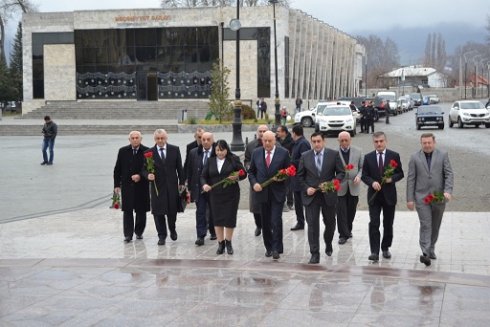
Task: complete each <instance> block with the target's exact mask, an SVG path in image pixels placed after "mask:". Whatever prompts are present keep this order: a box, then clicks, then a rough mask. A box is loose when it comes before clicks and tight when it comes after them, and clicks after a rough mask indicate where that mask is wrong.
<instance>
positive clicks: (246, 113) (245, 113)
mask: <svg viewBox="0 0 490 327" xmlns="http://www.w3.org/2000/svg"><path fill="white" fill-rule="evenodd" d="M242 117H243V119H256V115H255V110H253V109H252V108H251V107H250V106H249V105H246V104H242Z"/></svg>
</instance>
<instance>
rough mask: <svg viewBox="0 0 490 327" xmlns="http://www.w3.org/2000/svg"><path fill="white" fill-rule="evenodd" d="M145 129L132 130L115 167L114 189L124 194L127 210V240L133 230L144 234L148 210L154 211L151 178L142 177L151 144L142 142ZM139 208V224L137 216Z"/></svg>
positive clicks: (124, 223) (124, 216) (125, 230)
mask: <svg viewBox="0 0 490 327" xmlns="http://www.w3.org/2000/svg"><path fill="white" fill-rule="evenodd" d="M142 139H143V138H142V137H141V133H140V132H138V131H132V132H131V133H129V143H130V144H129V145H126V146H123V147H122V148H120V149H119V152H118V154H117V160H116V165H115V167H114V192H116V193H117V194H121V201H122V203H121V205H122V207H121V209H122V211H123V229H124V241H125V242H126V243H129V242H131V240H132V239H133V233H135V234H136V238H137V239H142V238H143V232H144V231H145V227H146V212H148V211H150V197H149V191H148V181H147V180H146V179H144V178H141V170H142V168H143V164H144V162H145V158H144V156H143V153H144V152H145V151H147V150H148V147H146V146H144V145H143V144H141V141H142ZM133 211H134V212H136V224H135V220H134V216H133Z"/></svg>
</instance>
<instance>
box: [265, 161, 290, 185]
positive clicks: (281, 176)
mask: <svg viewBox="0 0 490 327" xmlns="http://www.w3.org/2000/svg"><path fill="white" fill-rule="evenodd" d="M293 176H296V167H294V165H290V166H289V167H288V168H284V169H281V170H279V171H278V172H277V173H276V174H275V175H274V176H273V177H272V178H269V179H268V180H266V181H265V182H263V183H262V184H260V186H261V187H262V188H264V187H267V186H269V185H270V184H272V183H274V182H282V181H285V180H286V179H287V178H288V177H293Z"/></svg>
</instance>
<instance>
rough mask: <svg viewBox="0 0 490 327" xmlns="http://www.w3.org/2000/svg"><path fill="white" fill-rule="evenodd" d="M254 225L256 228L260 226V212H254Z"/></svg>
mask: <svg viewBox="0 0 490 327" xmlns="http://www.w3.org/2000/svg"><path fill="white" fill-rule="evenodd" d="M254 220H255V226H256V227H257V228H262V217H261V216H260V213H254Z"/></svg>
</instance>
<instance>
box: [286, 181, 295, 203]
mask: <svg viewBox="0 0 490 327" xmlns="http://www.w3.org/2000/svg"><path fill="white" fill-rule="evenodd" d="M286 204H287V205H288V206H289V207H291V206H292V205H293V204H294V197H293V188H292V187H291V183H289V185H288V193H287V194H286Z"/></svg>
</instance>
